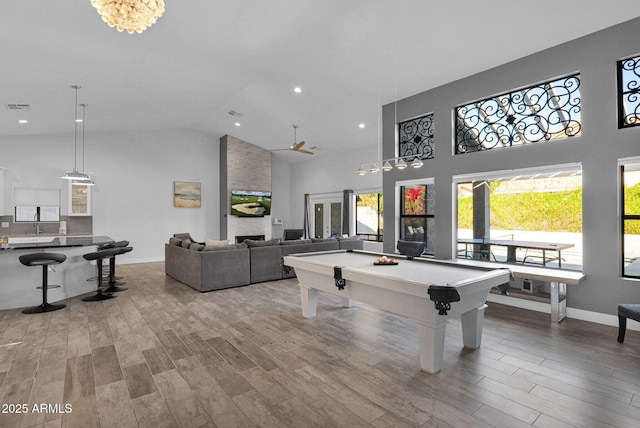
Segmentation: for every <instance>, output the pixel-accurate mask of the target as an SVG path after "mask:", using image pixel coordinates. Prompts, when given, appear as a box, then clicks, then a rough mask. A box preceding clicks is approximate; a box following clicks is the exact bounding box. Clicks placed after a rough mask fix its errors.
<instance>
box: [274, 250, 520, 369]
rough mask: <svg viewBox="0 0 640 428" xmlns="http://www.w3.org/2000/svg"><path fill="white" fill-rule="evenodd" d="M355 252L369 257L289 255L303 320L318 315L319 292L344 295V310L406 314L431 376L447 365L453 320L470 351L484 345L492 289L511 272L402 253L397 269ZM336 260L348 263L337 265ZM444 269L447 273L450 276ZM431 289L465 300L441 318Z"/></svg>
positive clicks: (375, 255) (286, 262)
mask: <svg viewBox="0 0 640 428" xmlns="http://www.w3.org/2000/svg"><path fill="white" fill-rule="evenodd" d="M353 253H355V254H360V255H361V257H363V259H362V260H361V259H360V256H358V259H355V258H353V256H351V255H350V254H349V253H348V252H345V251H332V252H322V253H304V254H296V255H290V256H285V257H284V265H285V266H291V267H293V268H295V271H296V276H297V277H298V282H299V286H300V296H301V300H302V316H303V317H305V318H312V317H314V316H315V315H316V310H317V303H318V290H320V291H324V292H327V293H331V294H334V295H336V296H340V297H342V298H343V306H344V307H352V306H354V301H358V302H362V303H366V304H368V305H371V306H375V307H377V308H380V309H383V310H386V311H389V312H393V313H395V314H398V315H403V316H406V317H408V318H410V319H412V320H413V321H414V322H415V323H416V324H417V326H418V343H419V349H420V367H421V368H422V369H423V370H424V371H426V372H429V373H437V372H438V371H440V369H441V367H442V359H443V352H444V338H445V330H446V325H447V320H448V319H449V318H455V317H460V318H461V321H462V337H463V343H464V347H465V348H470V349H477V348H479V347H480V343H481V340H482V326H483V319H484V309H485V308H486V307H487V306H486V305H485V301H486V299H487V296H488V294H489V290H490V289H491V288H492V287H495V286H498V285H501V284H504V283H506V282H509V280H510V272H509V270H506V269H487V268H478V267H469V266H460V265H455V264H452V263H447V262H443V261H438V260H430V259H416V260H406V259H404V258H402V256H397V255H389V257H393V258H396V259H399V260H400V262H399V264H398V265H397V266H374V264H373V260H375V259H376V258H378V257H380V254H379V253H368V252H365V251H353ZM327 254H334V256H328V257H330V258H331V260H324V261H323V260H322V259H323V257H321V256H322V255H327ZM314 256H320V257H314ZM364 257H366V259H364ZM324 259H327V257H324ZM350 259H351V261H352V262H353V261H355V260H358V263H351V264H352V266H350V265H349V264H350ZM336 260H339V261H341V262H342V263H336ZM362 261H364V263H362ZM335 265H340V266H343V269H342V277H343V278H344V279H346V286H345V288H344V289H343V290H339V289H338V288H337V287H336V285H335V281H334V269H333V268H334V266H335ZM430 268H431V269H430ZM430 271H432V272H434V273H430ZM443 271H446V272H445V274H443ZM436 272H437V273H436ZM408 277H409V278H408ZM411 278H413V279H411ZM416 278H420V280H417V279H416ZM430 285H448V286H451V287H456V288H457V290H458V292H459V293H460V301H459V302H454V303H451V309H450V310H449V311H448V314H447V315H439V314H438V310H436V309H435V306H434V302H433V301H431V300H430V297H429V294H428V292H427V291H428V289H429V286H430Z"/></svg>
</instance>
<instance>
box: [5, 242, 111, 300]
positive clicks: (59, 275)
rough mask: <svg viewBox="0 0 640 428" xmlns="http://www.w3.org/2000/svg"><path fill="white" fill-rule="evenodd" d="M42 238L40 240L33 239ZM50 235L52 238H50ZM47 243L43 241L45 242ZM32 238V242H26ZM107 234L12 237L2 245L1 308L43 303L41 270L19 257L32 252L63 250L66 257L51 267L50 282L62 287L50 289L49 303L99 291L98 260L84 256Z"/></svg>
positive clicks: (94, 249) (94, 248) (60, 251)
mask: <svg viewBox="0 0 640 428" xmlns="http://www.w3.org/2000/svg"><path fill="white" fill-rule="evenodd" d="M34 238H37V240H39V241H40V242H33V241H35V240H36V239H34ZM49 238H51V239H50V240H49ZM45 240H46V241H48V242H42V241H45ZM25 241H32V242H25ZM109 241H112V239H111V238H110V237H108V236H93V235H81V236H73V235H67V236H46V235H44V236H43V235H39V236H21V237H12V238H9V243H8V244H0V248H1V250H0V272H1V273H2V274H1V275H0V310H1V309H12V308H24V307H29V306H38V305H39V304H41V303H42V290H40V289H37V288H36V287H39V286H40V285H42V269H40V268H35V267H27V266H24V265H22V264H21V263H20V261H19V260H18V258H19V257H20V256H21V255H23V254H30V253H38V252H44V253H62V254H64V255H66V256H67V259H66V260H65V261H64V263H61V264H59V265H55V266H51V267H50V268H49V284H52V285H60V288H52V289H49V290H48V300H49V302H50V303H54V302H58V301H61V300H64V299H68V298H69V297H74V296H79V295H81V294H86V293H92V292H94V293H95V292H96V290H97V283H96V281H89V279H90V278H94V277H95V276H96V265H95V262H91V263H90V262H88V261H87V260H85V259H84V258H83V257H82V256H83V255H84V254H87V253H91V252H93V251H96V249H97V245H99V244H100V243H103V242H109Z"/></svg>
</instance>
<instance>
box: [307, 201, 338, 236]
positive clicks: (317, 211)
mask: <svg viewBox="0 0 640 428" xmlns="http://www.w3.org/2000/svg"><path fill="white" fill-rule="evenodd" d="M311 205H312V208H313V217H312V221H313V224H312V227H311V234H312V237H313V238H319V239H322V238H330V237H332V236H338V235H340V233H341V232H342V200H341V199H322V200H315V201H311Z"/></svg>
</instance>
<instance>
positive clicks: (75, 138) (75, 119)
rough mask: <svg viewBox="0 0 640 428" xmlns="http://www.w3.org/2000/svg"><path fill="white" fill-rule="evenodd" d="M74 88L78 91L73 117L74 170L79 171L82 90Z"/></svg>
mask: <svg viewBox="0 0 640 428" xmlns="http://www.w3.org/2000/svg"><path fill="white" fill-rule="evenodd" d="M72 88H73V89H75V90H76V104H75V109H76V114H75V116H74V117H73V169H74V170H77V169H78V89H80V86H78V85H74V86H72Z"/></svg>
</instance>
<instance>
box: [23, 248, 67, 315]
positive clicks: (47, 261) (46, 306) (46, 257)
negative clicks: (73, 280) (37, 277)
mask: <svg viewBox="0 0 640 428" xmlns="http://www.w3.org/2000/svg"><path fill="white" fill-rule="evenodd" d="M18 259H19V260H20V263H22V264H23V265H25V266H42V286H40V287H38V288H42V304H41V305H40V306H36V307H34V308H27V309H24V310H23V311H22V313H23V314H39V313H42V312H51V311H57V310H58V309H62V308H64V307H65V306H67V305H65V304H58V305H52V304H50V303H49V302H48V301H47V290H48V289H49V288H58V287H60V286H59V285H49V274H48V272H49V266H51V265H54V264H60V263H62V262H64V261H65V260H66V259H67V256H65V255H64V254H60V253H31V254H23V255H22V256H20V257H18Z"/></svg>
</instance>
